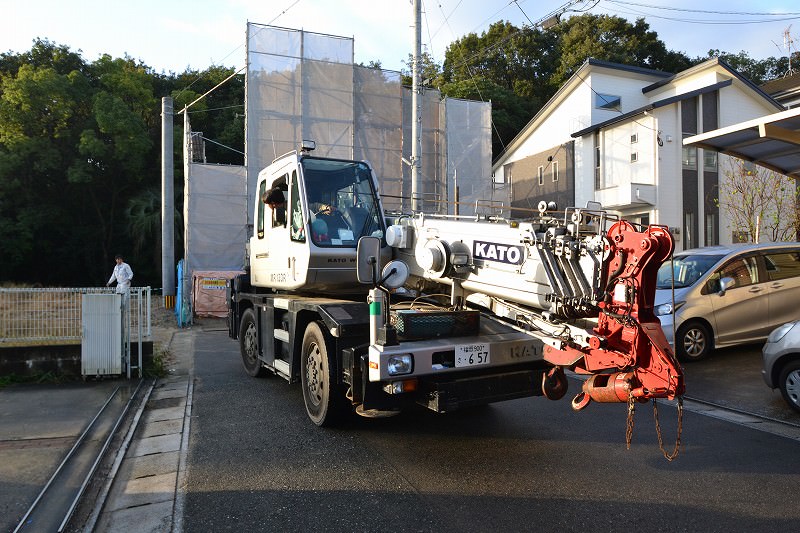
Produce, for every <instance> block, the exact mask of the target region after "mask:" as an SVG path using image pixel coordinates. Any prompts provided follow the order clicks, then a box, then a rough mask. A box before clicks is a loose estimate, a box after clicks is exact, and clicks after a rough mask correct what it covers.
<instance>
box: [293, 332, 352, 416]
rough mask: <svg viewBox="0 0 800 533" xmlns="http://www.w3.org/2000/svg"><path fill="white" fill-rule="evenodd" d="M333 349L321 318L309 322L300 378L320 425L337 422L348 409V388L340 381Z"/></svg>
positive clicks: (308, 408) (311, 412) (309, 407)
mask: <svg viewBox="0 0 800 533" xmlns="http://www.w3.org/2000/svg"><path fill="white" fill-rule="evenodd" d="M332 351H333V350H332V349H331V342H330V341H329V340H328V336H327V335H326V333H325V332H324V330H323V328H322V327H320V324H319V322H311V323H309V324H308V327H306V332H305V334H304V335H303V345H302V348H301V352H300V379H301V381H302V385H303V401H304V402H305V404H306V413H308V417H309V418H310V419H311V421H312V422H314V424H316V425H318V426H334V425H336V424H338V423H340V422H341V421H342V419H343V418H344V415H345V414H346V413H347V407H348V404H347V403H346V398H345V395H344V391H343V390H342V387H340V386H339V385H338V384H337V383H336V376H335V374H334V372H335V368H336V362H335V360H334V357H333V353H332Z"/></svg>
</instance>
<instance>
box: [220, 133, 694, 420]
mask: <svg viewBox="0 0 800 533" xmlns="http://www.w3.org/2000/svg"><path fill="white" fill-rule="evenodd" d="M304 145H305V143H304ZM257 186H258V193H257V195H256V199H255V203H256V205H255V211H254V218H255V221H254V231H253V235H252V236H251V237H250V240H249V245H248V257H249V258H248V268H247V269H248V270H249V271H248V273H247V274H245V275H242V276H239V277H237V278H235V279H234V280H233V283H232V284H231V287H230V289H229V304H230V312H229V335H230V336H231V338H233V339H238V340H239V345H240V349H241V356H242V360H243V363H244V368H245V370H246V372H247V373H248V374H249V375H251V376H262V375H264V374H267V373H272V374H276V375H278V376H281V377H283V378H284V379H286V380H288V381H289V382H290V383H292V382H300V383H301V384H302V389H303V398H304V400H305V407H306V411H307V413H308V416H309V417H310V419H311V420H312V421H313V422H314V423H315V424H317V425H319V426H326V425H332V424H335V423H336V422H338V421H340V420H341V419H342V416H346V415H347V414H348V413H352V412H353V411H355V412H357V413H359V414H361V415H364V416H381V415H385V414H388V413H394V412H397V411H398V410H400V409H402V408H403V406H406V405H408V404H412V403H417V404H421V405H423V406H426V407H428V408H430V409H432V410H434V411H437V412H447V411H452V410H455V409H458V408H463V407H467V406H474V405H480V404H485V403H490V402H496V401H502V400H510V399H514V398H521V397H527V396H536V395H543V396H545V397H547V398H550V399H559V398H561V397H563V396H564V394H565V393H566V391H567V386H568V383H567V378H566V375H565V372H564V370H565V369H568V370H572V371H574V372H576V373H579V374H588V375H589V376H588V379H586V380H585V381H584V383H583V385H582V389H581V391H580V392H579V393H578V394H577V395H576V396H575V397H574V399H573V400H572V407H573V408H574V409H576V410H577V409H581V408H583V407H585V406H586V405H587V404H588V403H589V402H590V401H592V400H594V401H598V402H623V403H628V405H629V406H633V404H634V403H635V402H643V401H646V400H648V399H656V398H666V399H674V398H680V397H681V396H682V394H683V392H684V381H683V374H682V370H681V368H680V366H679V365H678V363H677V362H676V359H675V356H674V354H673V351H672V349H671V348H670V345H669V343H668V342H667V341H666V339H665V337H664V334H663V332H662V331H661V326H660V323H659V321H658V319H657V318H656V316H655V315H654V314H653V298H654V292H655V276H656V271H657V270H658V267H659V266H660V265H661V263H662V262H663V261H664V260H666V259H667V258H668V257H669V256H670V255H671V253H672V250H673V240H672V237H671V235H670V233H669V231H668V230H667V228H665V227H662V226H656V225H650V226H648V227H638V226H634V225H632V224H630V223H628V222H626V221H624V220H619V219H618V218H616V217H614V216H612V215H610V214H608V213H606V212H604V211H602V210H599V209H594V210H593V209H577V208H568V209H566V210H565V211H563V212H561V213H558V214H557V213H555V212H554V211H548V209H547V206H543V205H540V207H539V213H538V215H536V214H534V215H536V216H533V217H532V218H530V219H527V220H510V219H505V218H502V217H500V216H489V215H474V216H469V217H466V216H453V215H449V216H448V215H436V214H425V213H408V214H391V213H385V212H384V209H383V205H382V200H381V197H380V195H379V191H378V181H377V179H376V176H375V174H374V173H373V171H372V169H371V168H370V166H369V164H368V163H367V162H363V161H349V160H339V159H331V158H322V157H315V156H313V155H312V153H311V151H310V150H309V149H308V148H306V147H305V146H304V148H303V149H301V150H299V151H296V152H291V153H289V154H286V155H284V156H282V157H279V158H277V159H276V160H275V161H274V162H273V163H272V164H271V165H269V166H268V167H267V168H265V169H264V170H263V171H261V173H260V174H259V176H258V185H257ZM276 190H277V191H280V193H281V194H282V199H283V200H284V201H283V202H281V201H278V202H274V195H275V192H274V191H276ZM384 265H385V266H384Z"/></svg>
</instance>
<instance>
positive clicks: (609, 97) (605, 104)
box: [594, 93, 622, 111]
mask: <svg viewBox="0 0 800 533" xmlns="http://www.w3.org/2000/svg"><path fill="white" fill-rule="evenodd" d="M594 107H595V108H597V109H607V110H609V111H620V110H621V109H622V98H621V97H619V96H615V95H613V94H601V93H595V96H594Z"/></svg>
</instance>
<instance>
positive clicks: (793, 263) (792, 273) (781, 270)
mask: <svg viewBox="0 0 800 533" xmlns="http://www.w3.org/2000/svg"><path fill="white" fill-rule="evenodd" d="M764 262H765V263H766V266H767V275H768V276H769V280H770V281H777V280H779V279H787V278H794V277H797V276H800V252H780V253H771V254H767V255H765V256H764Z"/></svg>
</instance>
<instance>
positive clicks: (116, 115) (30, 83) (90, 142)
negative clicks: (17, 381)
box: [0, 40, 244, 286]
mask: <svg viewBox="0 0 800 533" xmlns="http://www.w3.org/2000/svg"><path fill="white" fill-rule="evenodd" d="M231 73H232V71H231V70H230V69H227V68H224V67H211V68H210V69H208V70H207V71H205V72H196V71H187V72H186V73H184V74H181V75H174V74H171V75H169V76H166V75H158V74H155V73H154V72H153V71H152V70H151V69H150V68H149V67H147V66H146V65H143V64H141V63H140V62H138V61H135V60H133V59H131V58H129V57H124V58H112V57H111V56H109V55H104V56H102V57H100V58H99V59H97V60H96V61H94V62H91V63H89V62H86V61H84V59H83V58H82V57H81V56H80V54H79V53H75V52H72V51H70V49H69V48H68V47H66V46H60V45H56V44H53V43H51V42H49V41H46V40H37V41H36V42H34V44H33V46H32V48H31V50H30V51H28V52H25V53H21V54H12V53H5V54H0V257H2V260H0V280H2V281H15V282H36V283H41V284H44V285H99V284H102V283H104V282H105V280H106V279H107V278H108V275H109V273H110V271H111V268H112V267H113V256H114V254H115V253H117V252H121V253H124V254H125V255H126V258H127V259H128V260H129V262H130V263H131V265H132V266H133V268H134V271H135V272H136V280H137V283H141V284H142V285H153V286H158V285H159V284H160V279H161V274H160V269H161V260H160V259H161V257H160V256H161V250H160V237H161V235H160V233H161V232H160V216H161V215H160V209H161V207H160V182H161V156H160V146H161V138H160V137H161V97H162V96H167V95H170V94H173V95H179V98H178V102H182V103H188V102H189V101H191V100H187V99H188V98H191V99H192V100H194V99H196V98H197V97H198V96H200V95H201V94H203V93H205V92H207V91H208V90H210V89H211V88H212V87H214V86H215V85H217V84H218V83H220V82H222V81H223V80H224V79H225V78H227V77H228V76H229V75H230V74H231ZM194 82H196V83H194ZM189 85H192V90H193V91H194V92H192V91H186V92H184V93H183V94H182V93H181V90H182V89H183V88H185V87H187V86H189ZM243 100H244V80H243V78H242V77H241V76H239V77H237V78H234V79H232V80H231V81H230V82H228V83H226V84H224V85H222V86H221V87H220V88H219V89H218V90H216V91H214V92H213V93H212V94H211V95H209V96H207V97H206V98H204V99H203V100H201V101H200V102H198V103H197V104H196V105H195V106H194V107H193V108H192V109H193V111H198V112H199V113H197V114H195V115H193V117H192V123H193V125H194V126H196V128H195V129H198V130H199V131H204V135H205V136H206V137H208V138H212V139H215V140H218V142H221V143H222V144H227V145H229V146H232V147H234V149H235V150H234V151H232V150H225V149H222V148H220V149H219V150H216V149H215V148H209V150H207V154H208V156H209V161H213V162H219V163H238V164H241V163H242V160H243V158H242V155H241V154H240V153H238V152H242V151H243V145H244V126H243V119H242V114H243ZM214 108H223V109H221V110H219V111H214ZM176 109H180V107H179V104H176ZM176 122H179V119H176ZM176 130H177V131H176V139H175V141H176V142H175V143H174V149H175V155H174V160H175V184H174V189H175V191H176V195H177V196H176V204H175V205H176V210H175V217H176V224H175V230H176V235H177V238H176V240H177V241H179V239H180V235H181V231H182V228H181V224H180V215H179V213H180V211H181V207H180V203H181V201H182V195H181V191H182V190H183V187H182V183H183V176H182V171H183V169H182V165H181V161H182V156H181V151H182V143H181V140H180V128H179V127H176ZM215 150H216V152H218V153H216V152H215ZM215 158H216V159H215ZM176 244H177V245H179V242H176ZM178 249H180V248H178Z"/></svg>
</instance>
